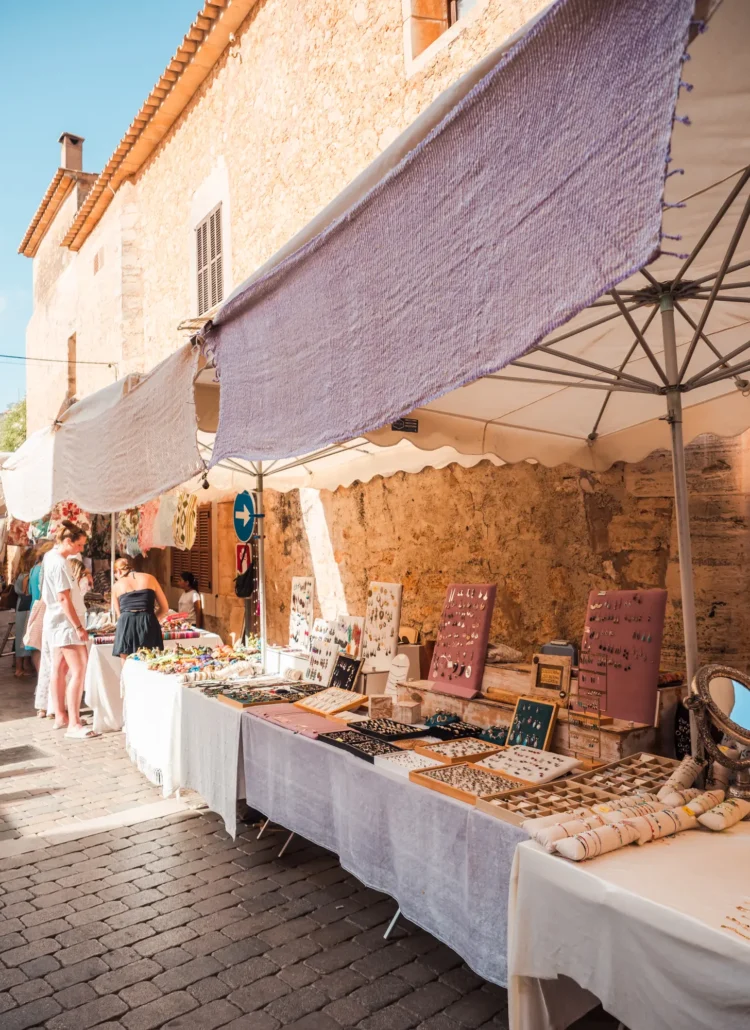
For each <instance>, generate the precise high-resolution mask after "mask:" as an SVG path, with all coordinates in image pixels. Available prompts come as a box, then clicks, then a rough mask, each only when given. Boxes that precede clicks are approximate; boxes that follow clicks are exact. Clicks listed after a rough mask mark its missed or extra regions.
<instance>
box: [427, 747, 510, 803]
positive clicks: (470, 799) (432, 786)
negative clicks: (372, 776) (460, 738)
mask: <svg viewBox="0 0 750 1030" xmlns="http://www.w3.org/2000/svg"><path fill="white" fill-rule="evenodd" d="M430 757H432V756H430ZM464 766H465V767H466V768H469V769H471V770H472V772H475V773H476V772H477V769H476V766H474V765H472V764H471V762H456V763H454V764H452V765H447V764H446V765H441V766H437V767H436V768H435V769H427V770H425V771H424V772H418V771H414V772H410V773H409V779H410V780H411V782H412V783H417V784H419V786H420V787H427V788H428V789H429V790H436V791H438V792H439V793H440V794H447V795H448V797H451V798H455V799H456V801H465V802H466V803H467V804H469V805H474V804H476V803H477V801H478V799H479V798H481V797H494V796H495V795H496V794H497V790H496V789H495V788H496V786H497V785H496V784H492V783H489V782H488V783H487V794H474V793H472V792H471V791H468V790H463V789H462V788H460V787H457V786H454V785H453V784H451V783H445V782H443V780H441V779H438V778H436V776H435V774H436V773H440V771H441V770H446V769H461V768H462V767H464ZM480 772H482V773H485V770H483V769H482V770H480ZM485 774H486V776H487V777H488V780H496V779H497V777H496V776H493V775H492V773H489V772H486V773H485ZM507 779H508V780H509V781H510V780H511V779H512V777H510V776H509V777H507ZM513 782H515V783H518V784H519V785H520V784H521V783H522V781H521V780H514V781H513Z"/></svg>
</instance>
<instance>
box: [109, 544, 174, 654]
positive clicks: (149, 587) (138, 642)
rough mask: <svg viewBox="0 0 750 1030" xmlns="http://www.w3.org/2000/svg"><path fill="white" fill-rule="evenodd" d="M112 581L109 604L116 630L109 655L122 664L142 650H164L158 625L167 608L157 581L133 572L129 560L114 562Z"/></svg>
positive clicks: (122, 559) (146, 575) (164, 616)
mask: <svg viewBox="0 0 750 1030" xmlns="http://www.w3.org/2000/svg"><path fill="white" fill-rule="evenodd" d="M115 578H116V579H117V582H116V583H115V589H114V592H113V594H112V604H113V605H114V609H115V615H116V616H117V629H116V630H115V642H114V644H113V646H112V654H114V655H119V656H120V658H122V660H123V662H124V661H125V659H126V658H127V657H128V655H131V654H135V652H136V651H137V650H138V649H139V648H141V647H157V648H163V647H164V638H163V637H162V633H161V621H162V619H164V618H166V616H167V613H168V611H169V604H168V602H167V599H166V597H165V596H164V591H163V590H162V588H161V586H160V585H159V581H158V580H157V579H156V578H155V577H154V576H151V575H150V574H149V573H148V572H136V570H135V568H134V567H133V560H132V558H118V559H117V561H116V562H115ZM157 604H158V606H159V618H158V619H157V617H156V605H157Z"/></svg>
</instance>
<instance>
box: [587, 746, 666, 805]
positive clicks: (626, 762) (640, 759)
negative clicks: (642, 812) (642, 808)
mask: <svg viewBox="0 0 750 1030" xmlns="http://www.w3.org/2000/svg"><path fill="white" fill-rule="evenodd" d="M679 764H680V763H679V762H678V761H677V759H676V758H664V757H663V756H661V755H651V754H649V753H648V752H647V751H639V752H638V754H635V755H629V756H628V757H627V758H621V759H620V760H619V761H617V762H610V763H609V765H600V766H599V767H598V768H597V769H592V770H591V771H590V772H585V773H579V775H577V776H572V777H570V779H571V780H573V781H574V782H576V783H582V784H586V785H587V786H589V787H596V788H598V789H599V790H604V791H608V792H610V793H611V794H612V795H613V796H614V797H624V796H627V795H629V794H634V793H635V792H636V791H642V792H643V791H647V792H648V793H650V794H656V793H657V791H658V790H659V788H660V787H662V786H663V785H664V782H665V781H666V780H668V779H669V777H670V776H671V775H672V773H673V772H674V770H675V769H676V768H677V766H678V765H679Z"/></svg>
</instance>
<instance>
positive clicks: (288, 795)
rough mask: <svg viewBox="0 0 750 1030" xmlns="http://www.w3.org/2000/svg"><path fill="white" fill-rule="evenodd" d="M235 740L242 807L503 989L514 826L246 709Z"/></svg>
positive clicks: (519, 834) (522, 836)
mask: <svg viewBox="0 0 750 1030" xmlns="http://www.w3.org/2000/svg"><path fill="white" fill-rule="evenodd" d="M242 737H243V750H244V756H245V790H246V793H247V802H248V804H249V805H250V806H252V807H253V808H257V809H258V810H259V811H261V812H263V813H264V814H265V815H267V816H268V817H269V818H270V819H271V820H272V821H273V822H275V823H278V824H280V825H281V826H284V827H287V828H288V829H289V830H294V832H295V833H299V834H300V835H301V836H303V837H306V838H307V839H308V840H312V841H315V843H317V844H320V845H322V847H324V848H329V849H330V850H331V851H333V852H334V853H335V854H337V855H338V856H339V858H340V860H341V864H342V866H343V867H344V868H345V869H347V870H348V871H349V872H351V873H353V874H354V875H355V876H356V877H358V879H360V880H362V882H363V883H365V884H366V885H367V886H368V887H372V888H374V889H376V890H380V891H385V892H386V893H387V894H390V895H391V897H393V898H395V899H396V900H397V901H398V904H399V905H400V906H401V910H402V912H403V914H404V916H405V917H406V918H407V919H410V920H412V922H414V923H416V924H417V925H419V926H421V927H422V928H423V929H425V930H427V931H428V932H429V933H431V934H433V935H434V936H435V937H437V938H438V939H439V940H442V941H444V942H445V943H446V944H448V945H449V946H450V947H451V948H453V949H454V950H455V951H457V952H458V954H459V955H461V957H462V958H463V959H465V961H466V962H467V963H468V964H469V965H470V966H471V967H472V969H474V970H475V972H477V973H479V975H480V976H483V977H485V979H487V980H492V981H494V982H495V983H498V984H500V985H501V986H505V982H506V961H505V956H506V945H505V941H506V923H507V902H508V883H509V880H510V871H511V865H512V861H513V853H514V850H515V847H516V844H517V843H518V841H521V840H527V839H528V837H527V835H526V833H525V832H524V831H523V830H522V829H521V828H520V827H518V826H512V825H510V824H509V823H504V822H501V821H499V820H498V819H494V818H493V817H492V816H488V815H485V814H484V813H482V812H478V811H477V810H476V809H475V808H474V807H473V806H472V805H467V804H465V803H464V802H463V801H455V800H454V799H453V798H450V797H446V796H445V795H444V794H439V793H437V792H436V791H433V790H428V789H427V788H425V787H420V786H418V785H417V784H416V783H410V782H409V780H408V779H405V778H404V779H395V778H391V777H390V776H387V775H386V774H385V773H382V772H380V771H379V769H378V768H377V767H376V766H374V765H371V764H370V763H369V762H364V761H363V760H362V759H360V758H357V757H355V756H354V755H349V754H346V753H345V752H343V751H340V750H338V749H337V748H334V747H331V745H330V744H322V743H320V741H317V740H312V739H310V738H308V737H303V736H301V735H300V734H295V733H292V732H291V731H289V730H286V729H283V728H281V727H280V726H274V725H273V724H272V723H269V722H266V721H265V720H263V719H259V718H257V717H255V716H252V715H250V714H247V713H246V714H244V715H243V716H242ZM394 911H395V906H394ZM524 1030H535V1028H532V1027H531V1026H529V1027H526V1028H524Z"/></svg>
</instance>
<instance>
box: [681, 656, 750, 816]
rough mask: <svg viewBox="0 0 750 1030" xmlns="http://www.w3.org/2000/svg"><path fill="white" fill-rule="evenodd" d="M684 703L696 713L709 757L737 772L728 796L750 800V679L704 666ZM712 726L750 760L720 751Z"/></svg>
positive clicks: (735, 671)
mask: <svg viewBox="0 0 750 1030" xmlns="http://www.w3.org/2000/svg"><path fill="white" fill-rule="evenodd" d="M685 704H686V706H687V707H688V708H689V709H690V711H691V712H693V713H694V714H695V721H696V727H697V729H698V735H699V737H700V741H701V744H702V745H703V748H704V749H705V751H706V752H707V754H708V755H709V756H710V757H711V758H712V759H713V760H714V761H716V762H719V763H720V764H721V765H724V766H726V767H727V768H728V769H730V770H731V771H732V772H734V773H735V780H736V782H735V784H734V785H733V786H732V787H730V788H729V793H730V794H731V795H733V796H734V797H741V798H745V799H746V800H749V801H750V679H749V678H748V677H747V676H746V675H745V673H743V672H740V671H739V670H738V669H732V668H730V667H729V666H727V665H704V666H703V668H702V669H699V670H698V673H697V674H696V677H695V679H694V681H693V686H692V691H691V694H690V696H689V697H688V698H687V699H686V701H685ZM711 724H713V725H714V726H715V727H716V728H717V729H718V730H720V731H721V733H723V734H724V735H725V737H726V738H728V740H729V743H732V742H734V743H736V744H737V747H738V750H739V753H740V754H743V753H746V754H747V757H745V758H739V757H733V756H732V755H731V754H726V752H725V751H724V750H722V749H721V748H719V747H718V746H717V745H716V743H715V742H714V739H713V737H712V735H711Z"/></svg>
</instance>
